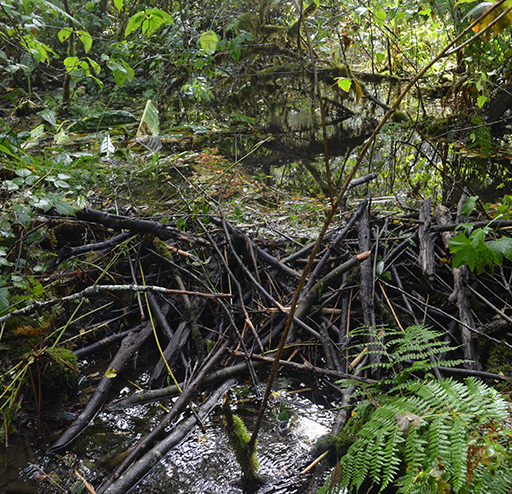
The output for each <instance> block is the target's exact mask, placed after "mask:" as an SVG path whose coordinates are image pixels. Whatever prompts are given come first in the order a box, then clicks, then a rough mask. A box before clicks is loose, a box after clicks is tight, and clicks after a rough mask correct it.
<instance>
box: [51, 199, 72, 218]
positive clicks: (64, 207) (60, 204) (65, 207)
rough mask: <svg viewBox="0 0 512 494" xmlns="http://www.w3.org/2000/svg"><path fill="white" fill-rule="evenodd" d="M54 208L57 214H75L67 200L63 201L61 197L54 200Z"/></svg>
mask: <svg viewBox="0 0 512 494" xmlns="http://www.w3.org/2000/svg"><path fill="white" fill-rule="evenodd" d="M55 209H56V210H57V212H58V213H59V214H62V215H63V216H76V214H75V210H74V209H73V207H72V206H71V204H69V202H67V201H63V200H62V199H58V200H57V201H55Z"/></svg>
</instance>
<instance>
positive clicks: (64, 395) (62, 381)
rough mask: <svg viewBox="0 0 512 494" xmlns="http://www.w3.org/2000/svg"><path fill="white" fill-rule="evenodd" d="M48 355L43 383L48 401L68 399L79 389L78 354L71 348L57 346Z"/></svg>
mask: <svg viewBox="0 0 512 494" xmlns="http://www.w3.org/2000/svg"><path fill="white" fill-rule="evenodd" d="M48 356H49V359H48V362H47V365H46V366H45V369H44V373H43V376H42V383H41V384H42V388H43V393H44V394H43V396H44V398H45V400H47V401H49V400H54V399H57V400H59V401H67V400H68V399H69V398H70V396H72V395H74V394H76V391H77V389H78V372H77V371H76V367H77V363H78V360H77V358H76V355H75V354H74V353H73V352H72V351H71V350H67V349H65V348H55V349H54V350H52V351H51V352H48Z"/></svg>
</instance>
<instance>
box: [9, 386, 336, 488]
mask: <svg viewBox="0 0 512 494" xmlns="http://www.w3.org/2000/svg"><path fill="white" fill-rule="evenodd" d="M305 386H306V385H305V384H304V383H301V382H298V381H292V380H289V379H285V378H281V379H280V380H278V382H277V383H276V390H275V391H274V392H273V394H272V398H271V406H270V408H269V410H268V413H267V414H266V417H265V420H264V424H263V427H262V429H261V432H260V435H259V446H258V459H259V462H260V475H261V476H262V477H263V479H264V484H263V485H262V486H261V487H259V488H258V489H257V490H256V491H254V492H257V493H258V494H265V493H283V494H284V493H291V494H293V493H300V492H303V491H304V489H305V485H306V482H307V480H308V476H307V475H301V474H300V472H301V471H302V470H303V469H304V468H305V467H306V466H307V465H308V464H309V463H310V462H311V461H312V460H313V458H311V457H310V454H309V452H310V449H311V446H312V444H313V443H314V441H315V440H316V439H317V438H318V437H320V436H321V435H322V434H325V433H326V432H328V431H329V429H330V425H331V423H332V421H333V419H334V415H335V412H333V411H331V410H329V409H330V407H331V406H332V404H330V403H327V402H326V401H325V400H324V398H323V397H322V395H321V393H319V392H317V393H316V394H312V393H311V392H310V391H305V392H296V391H300V390H301V389H305ZM125 392H126V389H125V390H124V391H123V390H122V391H121V395H122V394H124V393H125ZM230 394H231V397H232V409H233V411H234V412H236V413H238V414H239V415H240V416H241V417H242V418H243V419H244V421H245V423H246V425H247V427H248V429H249V430H251V429H252V425H253V423H254V420H255V418H256V415H257V406H258V403H257V401H256V400H255V397H254V395H253V394H252V393H251V391H250V390H249V388H248V387H247V386H239V387H237V388H234V389H233V390H232V391H231V392H230ZM281 402H284V403H285V406H286V412H287V413H288V415H289V420H288V421H287V422H280V421H278V419H277V416H278V414H279V409H280V405H281ZM317 402H318V403H317ZM168 406H170V402H169V401H167V402H163V403H162V404H158V403H151V404H145V405H137V406H135V407H132V408H129V409H125V410H121V411H116V412H102V413H100V414H99V415H98V416H97V417H95V419H94V421H93V423H92V425H91V426H90V427H89V428H88V429H86V431H85V432H84V433H82V435H81V436H79V438H78V439H77V440H76V441H75V442H74V443H73V444H72V445H71V446H70V448H69V450H66V451H64V452H63V453H62V454H60V455H57V454H53V455H47V454H45V451H44V445H41V446H40V445H38V444H37V443H38V441H37V439H36V437H35V434H34V432H35V431H34V428H35V427H36V424H35V422H34V421H30V420H28V421H27V422H26V423H25V425H24V427H23V428H22V429H20V432H19V433H18V434H15V435H12V436H11V437H10V445H9V447H8V448H7V450H5V448H2V450H1V451H0V458H1V465H0V492H1V493H2V494H14V493H16V494H23V493H34V494H42V493H57V492H72V493H74V492H77V493H78V492H87V490H86V489H85V488H84V487H83V482H82V481H81V480H80V479H79V477H78V473H79V474H80V475H82V476H83V478H84V479H86V481H87V482H88V483H89V484H90V485H91V487H92V488H94V489H99V487H100V485H101V483H102V481H103V480H104V479H105V477H106V476H107V475H108V474H109V473H110V472H112V471H113V469H115V465H116V464H117V463H118V462H119V461H121V460H122V456H123V453H124V452H125V451H126V449H127V448H128V447H129V446H130V445H132V444H134V443H135V442H136V441H137V440H138V439H140V438H141V437H143V436H144V435H145V434H147V433H148V432H149V431H150V430H151V429H152V428H153V427H154V426H155V425H156V424H157V423H158V421H159V419H160V417H161V416H162V415H163V414H164V413H165V410H164V409H163V407H168ZM239 481H240V468H239V466H238V464H237V463H236V461H235V460H234V456H233V454H232V452H231V451H230V449H229V448H228V445H227V438H226V435H225V433H224V428H223V425H222V417H221V415H220V413H219V409H217V410H216V412H215V413H214V414H213V415H211V416H210V417H209V419H208V421H207V422H206V423H205V429H204V432H203V431H201V430H200V429H199V428H196V429H194V430H193V431H192V432H191V434H190V435H189V436H188V437H187V438H186V439H185V440H184V441H183V442H182V443H181V444H179V445H178V446H177V447H176V448H174V449H173V450H171V451H170V452H169V453H168V454H167V455H166V456H165V457H164V458H163V460H162V461H161V462H160V464H158V465H157V466H156V467H155V468H154V469H153V470H152V471H151V472H150V473H149V474H148V475H147V476H146V478H145V479H143V480H142V481H141V482H140V483H139V484H138V485H137V486H136V487H135V488H134V489H133V490H132V491H131V492H137V493H140V494H149V493H164V492H165V493H183V494H185V493H205V494H206V493H208V494H238V493H242V492H243V491H242V488H241V486H240V484H239ZM81 489H82V490H81Z"/></svg>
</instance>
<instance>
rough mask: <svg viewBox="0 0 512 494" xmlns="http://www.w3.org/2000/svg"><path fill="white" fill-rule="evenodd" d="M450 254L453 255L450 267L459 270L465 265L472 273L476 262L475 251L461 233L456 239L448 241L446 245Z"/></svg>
mask: <svg viewBox="0 0 512 494" xmlns="http://www.w3.org/2000/svg"><path fill="white" fill-rule="evenodd" d="M448 246H449V249H450V252H451V253H452V254H455V256H454V258H453V261H452V265H453V267H454V268H460V267H461V266H462V265H463V264H467V265H468V266H469V269H471V271H473V269H474V268H475V262H476V250H475V248H474V247H473V245H472V243H471V241H470V240H469V238H467V237H466V235H465V234H464V233H462V232H459V234H458V235H457V236H456V237H453V238H452V239H450V241H449V243H448Z"/></svg>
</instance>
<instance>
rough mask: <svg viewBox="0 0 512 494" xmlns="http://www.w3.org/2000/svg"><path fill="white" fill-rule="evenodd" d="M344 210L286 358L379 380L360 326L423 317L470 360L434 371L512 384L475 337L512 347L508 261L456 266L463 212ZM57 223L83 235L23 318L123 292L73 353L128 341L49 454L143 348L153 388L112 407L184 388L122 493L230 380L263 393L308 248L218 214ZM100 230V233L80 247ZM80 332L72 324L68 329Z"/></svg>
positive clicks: (100, 216) (114, 482)
mask: <svg viewBox="0 0 512 494" xmlns="http://www.w3.org/2000/svg"><path fill="white" fill-rule="evenodd" d="M344 218H345V222H344V223H343V224H340V225H339V226H338V227H336V228H335V229H333V230H332V231H331V232H330V233H329V234H328V236H327V237H326V239H325V242H324V243H323V247H322V249H321V251H320V252H319V253H318V255H317V257H316V261H315V263H314V266H313V270H312V272H311V275H310V277H309V279H308V281H307V283H306V286H305V287H304V289H303V292H302V296H301V298H300V301H299V304H298V306H297V309H296V313H295V316H294V322H293V326H292V328H291V331H290V334H289V336H288V339H287V347H286V360H284V359H283V360H282V362H281V363H282V365H283V368H284V369H291V370H292V371H293V372H295V373H297V372H298V373H307V374H310V375H313V376H316V377H321V378H322V379H324V380H328V381H331V382H334V381H336V380H337V379H340V378H348V377H351V378H356V379H360V380H365V381H368V382H372V381H374V380H375V379H378V378H380V376H379V375H378V373H375V374H374V375H371V374H366V375H361V374H360V373H358V372H357V369H358V367H360V366H361V363H362V362H365V361H370V362H373V363H376V362H375V361H376V359H378V358H380V356H379V354H378V353H372V352H368V348H370V349H371V348H372V345H375V344H376V339H375V338H371V337H369V338H368V340H367V341H359V342H358V341H353V339H352V337H351V331H352V330H353V329H355V328H358V327H361V326H367V327H369V328H377V330H379V328H381V327H382V328H384V327H394V328H396V329H403V328H404V327H406V326H408V325H413V324H416V325H417V324H423V323H425V324H427V325H429V326H433V327H435V328H437V329H442V330H444V331H445V334H446V338H447V339H450V340H453V341H454V342H455V343H456V344H458V345H461V348H462V353H463V358H465V359H467V360H468V363H467V364H465V366H466V368H464V369H445V368H436V369H435V372H436V375H437V376H438V377H441V376H442V374H443V373H445V372H446V373H462V374H464V375H479V376H480V377H482V378H491V379H502V380H509V376H499V375H496V374H490V373H485V372H482V371H481V364H482V362H481V361H480V359H479V355H478V344H477V343H478V339H479V337H485V338H487V339H490V340H492V341H494V342H496V343H499V344H502V345H505V346H506V347H508V348H512V346H511V345H510V344H509V343H507V342H506V341H503V340H500V339H499V338H500V337H501V336H502V335H504V336H507V332H508V331H510V328H511V327H512V319H511V318H510V317H509V316H508V315H507V314H506V312H505V311H504V310H502V309H505V308H508V307H509V302H510V298H511V295H512V293H511V290H510V285H509V280H510V277H511V268H510V266H509V265H506V264H504V265H503V266H500V267H498V268H497V269H496V272H495V275H494V276H491V275H489V274H485V275H482V276H479V277H477V276H476V275H474V274H471V273H469V272H468V270H467V268H465V267H462V268H460V269H452V268H451V267H450V263H449V258H450V255H449V252H448V249H447V241H448V238H449V235H450V234H452V232H453V229H454V228H455V226H456V224H457V217H456V216H453V217H452V214H451V213H450V212H449V211H448V210H447V209H446V208H443V207H438V208H437V209H436V211H435V213H434V215H433V216H432V212H431V204H430V201H425V203H424V204H423V207H422V208H421V211H420V213H419V214H416V215H414V214H411V215H407V216H401V217H398V216H396V217H395V216H388V217H386V218H372V217H371V214H370V209H369V204H368V201H363V202H361V203H360V205H359V207H358V208H357V210H356V211H355V212H353V214H346V215H344ZM52 221H54V222H61V223H62V225H60V226H59V228H58V229H57V228H56V229H55V231H56V232H58V231H61V232H65V231H70V230H73V231H75V232H81V234H80V235H76V236H75V237H74V239H71V238H67V239H66V240H67V242H66V245H64V246H63V247H62V248H61V250H60V252H59V253H58V256H57V257H56V258H55V261H54V262H53V263H52V265H51V266H50V268H49V269H48V272H47V273H46V275H47V276H48V277H49V278H51V279H52V280H54V281H55V280H56V279H59V278H60V279H61V283H60V288H59V290H60V291H61V293H62V294H63V296H61V297H60V298H59V299H58V300H56V299H55V298H52V299H51V300H48V301H38V302H34V303H33V304H32V305H30V306H29V307H27V308H26V309H23V310H20V311H17V313H18V314H19V313H22V312H28V311H33V310H37V309H40V308H43V307H46V306H49V305H51V304H55V303H56V302H59V303H60V304H62V305H63V307H64V308H66V307H69V305H70V302H71V301H73V300H78V299H82V298H84V297H87V298H88V300H89V302H90V304H92V305H93V306H98V305H101V304H104V303H105V298H106V297H108V298H110V299H111V300H113V301H114V303H113V306H112V315H113V314H114V313H115V311H116V310H118V311H122V314H121V315H120V316H116V317H108V318H106V319H107V320H101V319H99V315H98V313H91V316H90V319H91V321H89V323H90V325H91V326H92V327H95V328H101V327H105V326H106V323H109V324H110V327H116V331H114V332H113V333H114V334H111V335H105V338H103V339H101V340H100V341H97V340H98V335H99V334H100V333H101V331H99V330H98V331H96V332H92V333H89V336H88V337H84V338H83V340H84V341H85V340H87V339H88V340H89V344H88V345H85V346H83V347H82V348H77V349H76V350H75V353H76V354H77V356H78V357H79V358H82V357H84V356H86V355H90V354H91V353H94V352H97V351H98V350H100V349H103V348H105V347H106V346H112V345H114V344H115V342H117V341H119V340H121V345H120V347H119V349H118V350H117V353H116V355H115V357H114V359H113V360H112V361H111V362H110V363H109V364H108V365H106V366H105V371H106V374H105V376H104V377H103V378H102V380H101V382H100V384H99V385H98V386H97V388H96V390H95V392H94V394H93V396H92V398H91V399H90V401H89V403H88V405H87V406H86V407H85V409H84V410H83V412H82V413H81V414H80V415H79V416H78V417H77V418H76V419H75V420H74V422H73V423H72V424H71V426H70V427H69V428H68V429H67V430H66V431H65V432H64V433H63V434H62V435H61V436H60V437H59V438H58V440H57V441H56V442H55V443H54V444H53V445H52V447H51V449H50V451H59V450H63V449H64V448H67V447H69V446H70V444H71V443H72V442H73V441H74V439H75V438H76V436H77V435H78V434H79V433H80V432H81V431H82V430H83V429H84V428H85V427H87V425H88V424H89V423H90V421H91V420H92V418H93V417H94V416H95V415H96V413H98V411H99V410H101V409H102V407H104V406H105V404H106V402H107V400H108V399H109V398H112V397H111V396H110V394H109V391H110V390H111V388H112V384H113V382H114V379H113V378H114V377H115V376H116V375H118V374H119V373H120V372H122V370H123V368H124V367H126V364H127V363H128V362H129V361H130V360H131V359H133V357H134V355H135V353H136V352H137V350H138V349H139V348H140V347H141V346H142V345H144V344H146V345H150V346H152V347H154V352H155V355H156V357H157V358H155V359H154V364H155V365H154V367H153V368H152V369H146V371H148V372H151V377H150V379H149V383H148V384H149V388H151V389H146V390H143V391H142V392H137V393H135V394H133V395H132V396H129V397H128V398H125V399H123V400H120V401H117V402H113V403H110V404H109V405H107V406H108V407H109V408H110V409H113V408H119V407H128V406H132V405H134V404H138V403H141V402H144V401H147V400H158V399H163V398H168V397H169V396H171V395H173V394H176V393H179V398H178V399H177V400H176V401H175V402H174V404H173V406H172V408H171V410H170V411H169V412H168V413H167V415H165V417H164V418H163V420H162V422H161V423H160V424H159V425H158V426H157V427H156V428H155V429H154V430H153V431H151V433H150V434H149V435H148V436H147V437H145V438H144V439H143V440H141V441H140V442H139V443H138V444H136V445H134V447H133V448H132V449H131V450H130V452H129V454H128V455H127V456H126V458H125V459H124V461H123V462H122V463H121V464H120V465H119V466H118V467H117V468H116V470H115V471H114V472H112V473H111V475H110V476H109V478H108V479H107V480H106V482H105V483H104V485H103V486H102V487H101V488H100V490H99V491H98V492H105V493H108V494H113V493H122V492H127V491H128V490H129V489H130V488H131V487H133V486H134V485H135V484H136V483H137V482H138V481H139V480H140V479H141V478H142V477H143V476H144V475H145V474H146V473H147V472H148V471H149V470H150V469H151V468H152V467H153V466H154V465H155V464H156V463H157V462H158V461H159V460H160V459H161V458H162V456H164V455H165V454H166V452H167V451H169V449H170V448H172V447H173V446H174V445H176V444H177V443H178V442H179V441H180V440H181V439H182V438H183V437H184V435H185V434H186V433H187V431H188V430H190V428H192V427H194V426H195V425H200V426H201V425H202V421H203V419H204V417H206V415H207V414H208V413H209V412H210V411H211V410H212V409H213V407H214V406H215V405H217V404H218V402H219V399H220V397H221V396H222V395H223V394H224V393H225V391H226V390H227V389H228V388H229V387H230V386H233V385H234V384H235V382H236V381H235V380H234V379H233V377H234V376H238V377H242V378H244V379H245V378H246V377H247V376H249V378H250V380H251V382H252V384H253V386H254V389H255V391H256V393H258V390H259V380H258V375H257V373H256V370H255V367H258V366H265V365H268V363H271V362H272V361H273V357H272V350H273V349H275V347H276V345H277V342H278V341H279V338H280V335H281V333H282V331H283V328H284V325H285V321H286V318H287V312H288V310H289V303H290V300H291V298H292V295H293V292H294V290H295V286H296V283H297V280H298V279H299V277H300V274H301V273H300V271H301V269H302V267H303V266H304V264H305V257H307V255H308V253H309V251H310V249H311V248H312V245H313V244H312V243H309V244H307V245H305V246H304V247H302V248H299V249H298V250H296V251H295V252H290V245H289V242H288V241H287V242H284V241H283V242H276V241H268V240H261V239H251V238H249V237H248V236H247V235H246V234H244V232H243V231H242V230H241V229H238V228H235V227H233V226H232V225H230V224H229V223H228V222H227V221H225V220H224V219H223V218H222V216H219V217H203V218H202V219H200V218H196V219H194V220H193V222H192V220H191V222H190V223H189V228H190V231H189V232H183V231H180V230H178V229H176V228H174V227H172V226H169V225H168V224H161V223H157V222H153V221H147V220H143V219H135V218H128V217H123V216H118V215H112V214H108V213H103V212H100V211H94V210H89V209H85V210H81V211H77V218H76V220H74V219H73V220H70V219H65V220H64V219H62V220H52ZM64 223H66V224H67V226H64ZM98 224H99V225H102V227H98ZM494 226H496V227H499V226H500V225H494ZM502 226H503V225H502ZM192 230H193V231H192ZM113 231H114V232H118V233H117V234H114V233H113ZM119 231H122V232H121V233H119ZM91 234H94V236H95V237H98V236H103V238H104V240H103V241H101V242H97V243H94V244H87V245H82V244H83V241H82V239H83V238H86V237H89V236H90V235H91ZM78 256H80V257H78ZM79 259H81V260H82V261H81V262H78V264H77V265H78V267H77V268H76V269H77V270H76V276H75V278H73V279H70V277H69V275H68V273H65V272H63V271H59V269H62V266H63V263H66V262H67V263H71V264H72V265H73V264H76V263H77V261H78V260H79ZM100 259H108V260H109V262H108V264H107V267H106V268H105V269H104V270H103V271H99V270H98V268H97V266H98V264H99V262H100ZM84 266H87V267H84ZM94 266H96V267H94ZM70 292H71V293H70ZM64 293H65V295H64ZM13 314H14V313H13ZM11 316H12V314H11V315H9V316H6V317H5V318H0V319H6V318H7V317H11ZM80 327H81V326H80ZM78 329H79V325H78V324H74V323H71V324H70V325H69V328H68V333H69V336H75V334H74V333H76V332H78ZM508 334H509V333H508ZM91 340H93V341H91ZM357 345H359V347H357ZM349 348H350V350H349ZM469 361H471V362H469ZM107 369H108V371H107ZM168 381H171V382H170V383H168ZM214 382H221V383H222V384H221V385H220V386H218V387H217V388H215V391H213V392H212V394H211V398H209V399H208V400H207V401H206V402H205V403H204V404H203V405H202V406H201V407H200V408H198V409H195V412H194V414H193V415H191V416H190V418H189V419H187V421H186V423H180V426H179V427H177V428H176V430H175V432H173V433H172V434H170V435H169V434H168V433H166V432H165V430H166V428H167V427H168V426H169V424H171V423H173V422H175V421H176V419H177V418H178V417H179V415H180V413H181V412H182V411H183V410H184V409H185V408H186V407H187V406H188V405H189V404H190V403H191V402H192V400H193V398H194V393H195V392H196V390H198V388H199V387H200V386H203V385H205V384H207V383H214ZM166 384H169V385H167V386H166ZM333 388H334V386H333ZM340 395H341V400H342V402H343V404H347V403H348V401H349V399H350V396H349V394H347V393H346V392H344V393H341V391H340ZM346 413H347V412H346V410H345V409H342V412H341V413H340V417H339V418H338V420H337V421H336V424H335V425H334V430H337V429H339V428H340V427H341V426H342V425H343V422H344V420H345V414H346Z"/></svg>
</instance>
